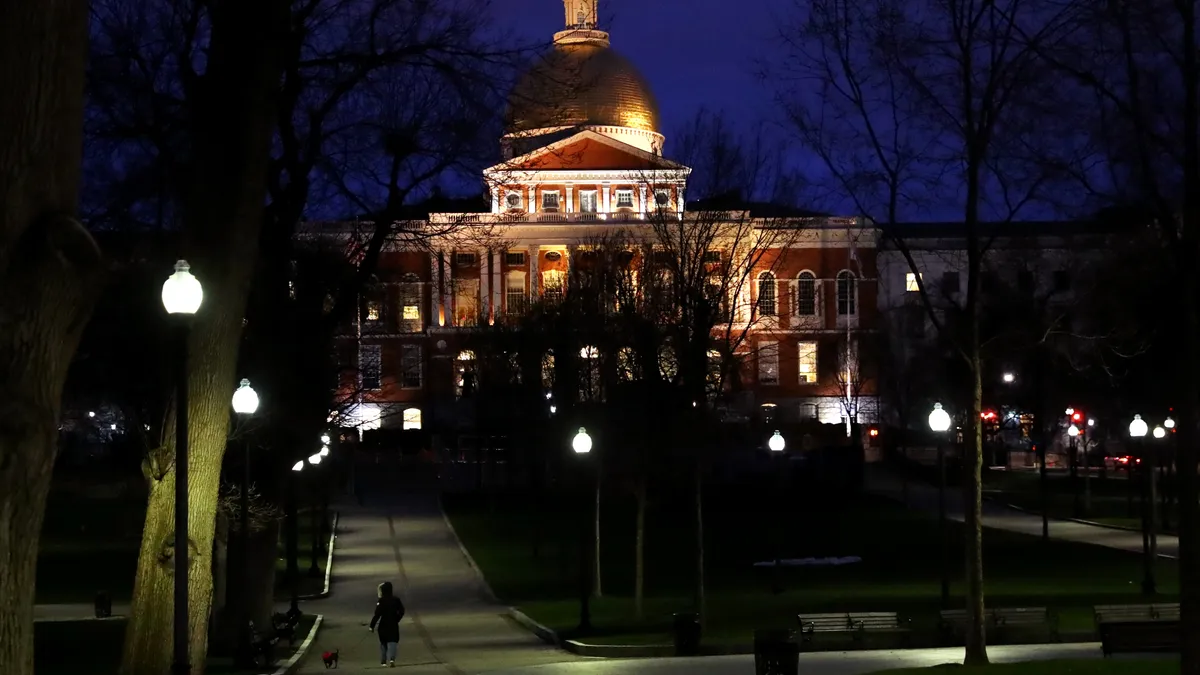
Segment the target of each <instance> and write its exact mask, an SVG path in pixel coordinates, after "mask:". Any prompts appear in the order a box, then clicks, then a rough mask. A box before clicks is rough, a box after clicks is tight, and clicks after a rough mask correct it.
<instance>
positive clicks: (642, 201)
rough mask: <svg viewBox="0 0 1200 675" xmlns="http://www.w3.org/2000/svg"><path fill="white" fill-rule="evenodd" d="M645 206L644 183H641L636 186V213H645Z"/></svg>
mask: <svg viewBox="0 0 1200 675" xmlns="http://www.w3.org/2000/svg"><path fill="white" fill-rule="evenodd" d="M646 211H648V209H647V208H646V184H645V183H642V184H641V185H639V186H638V213H645V212H646Z"/></svg>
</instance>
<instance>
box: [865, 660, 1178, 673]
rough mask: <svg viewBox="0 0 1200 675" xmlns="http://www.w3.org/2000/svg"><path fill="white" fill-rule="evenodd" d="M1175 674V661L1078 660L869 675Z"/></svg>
mask: <svg viewBox="0 0 1200 675" xmlns="http://www.w3.org/2000/svg"><path fill="white" fill-rule="evenodd" d="M1134 672H1136V673H1137V674H1138V675H1174V674H1175V673H1178V672H1179V661H1178V660H1177V659H1139V660H1137V661H1135V662H1131V661H1129V660H1127V659H1080V660H1075V661H1032V662H1029V663H1006V664H1003V665H992V666H984V667H982V668H964V667H962V666H958V665H951V666H935V667H933V668H904V669H901V670H883V671H879V672H877V673H873V674H872V675H938V674H940V673H954V675H1127V673H1134Z"/></svg>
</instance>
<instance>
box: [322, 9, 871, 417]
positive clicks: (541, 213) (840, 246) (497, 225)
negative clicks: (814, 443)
mask: <svg viewBox="0 0 1200 675" xmlns="http://www.w3.org/2000/svg"><path fill="white" fill-rule="evenodd" d="M597 4H598V0H564V5H565V8H566V17H567V23H566V27H565V29H564V30H563V31H561V32H559V33H558V34H556V36H555V46H554V47H553V48H552V50H551V52H550V53H549V54H548V55H546V56H545V57H543V59H542V60H541V61H540V62H539V63H538V64H537V65H535V66H534V67H533V68H532V69H531V70H530V72H529V73H528V74H527V75H526V77H525V78H523V79H522V80H521V82H520V83H519V84H518V85H517V87H516V89H515V90H514V93H513V97H512V100H511V109H510V112H509V115H508V129H507V133H506V134H505V135H504V137H503V138H501V139H500V142H501V145H502V148H503V151H504V153H503V154H504V158H505V159H504V162H503V163H502V164H500V165H497V166H495V167H492V168H490V169H488V170H486V171H485V172H484V175H483V178H484V180H485V182H486V185H487V186H488V192H489V196H490V204H488V203H486V202H484V203H481V204H480V209H479V211H480V212H473V213H435V214H432V215H430V216H429V218H428V220H427V221H425V222H423V223H419V224H417V225H409V226H410V227H422V228H427V229H428V231H430V232H433V233H437V234H435V235H431V237H430V238H429V239H428V240H427V242H428V243H425V244H423V245H422V246H421V250H415V249H414V250H405V248H404V247H403V246H395V247H393V248H391V249H389V250H386V251H385V252H384V254H383V257H382V258H381V260H380V266H379V271H378V273H377V275H376V278H377V280H378V284H377V285H376V286H375V287H373V288H372V289H370V290H369V292H368V294H367V297H366V298H365V301H364V302H363V310H362V312H361V315H360V317H359V320H358V321H357V322H356V323H355V324H354V325H353V326H352V327H349V328H348V329H347V331H346V332H345V334H344V335H343V336H342V337H341V339H340V343H341V344H340V345H339V354H340V357H341V359H342V361H343V364H344V365H352V366H354V367H353V368H352V370H353V371H354V372H355V373H356V375H355V376H354V379H355V381H344V382H343V383H342V385H343V388H345V389H353V390H355V391H356V392H358V393H357V394H356V395H357V396H359V397H360V398H361V401H362V403H361V405H359V406H358V407H357V408H356V409H355V411H354V412H353V414H352V415H351V419H349V420H346V424H347V425H349V424H358V425H361V426H365V427H367V428H371V427H376V426H383V427H396V428H409V429H420V428H431V427H435V426H439V425H436V424H434V423H433V420H434V419H441V418H444V417H445V416H444V415H439V414H438V407H439V406H445V405H447V404H452V403H453V402H454V399H455V398H456V397H457V396H459V395H461V391H462V388H463V379H464V373H465V372H469V368H468V367H465V366H464V363H467V364H468V365H469V361H470V354H468V353H465V352H464V349H465V348H464V347H463V344H464V336H465V335H468V334H469V333H470V332H471V331H474V330H478V329H479V328H480V327H481V326H488V325H493V324H496V323H499V322H505V321H507V320H508V318H509V317H510V316H511V315H515V314H519V313H520V312H521V311H522V310H523V309H524V308H525V307H528V306H529V305H530V304H531V303H533V302H536V301H539V300H547V299H553V298H555V297H562V296H563V295H564V294H569V293H571V279H572V274H571V271H572V268H573V266H574V265H575V264H577V261H578V260H579V259H580V256H581V255H583V252H584V251H586V249H587V248H588V243H587V242H589V241H597V240H600V239H603V238H605V237H606V236H607V235H609V234H612V233H614V232H618V231H620V232H621V233H623V234H626V235H627V236H629V237H631V238H632V240H633V241H635V242H638V245H637V246H636V248H637V250H636V251H635V252H634V253H635V254H636V255H631V256H630V259H629V264H630V265H634V266H636V265H639V264H640V261H641V260H644V259H647V258H648V256H650V255H653V251H654V249H655V241H654V236H653V234H652V232H653V231H654V230H655V227H656V225H657V226H658V227H659V228H661V226H662V224H663V223H677V224H678V226H679V227H691V226H694V225H695V224H696V223H706V224H710V225H711V226H714V227H717V228H725V229H722V230H721V232H722V233H725V232H726V231H728V232H730V233H731V234H730V235H729V236H725V234H721V235H720V236H717V237H714V238H713V240H712V241H713V245H712V247H711V250H709V251H705V255H706V256H708V255H711V256H712V257H713V260H714V261H718V260H719V261H721V263H722V264H725V265H728V266H730V267H731V268H732V269H735V270H737V275H738V278H737V282H736V283H733V284H730V285H729V286H730V289H729V290H728V295H729V297H727V298H725V300H724V301H723V302H728V307H730V315H729V316H730V323H731V325H734V326H735V327H739V328H740V329H742V330H743V331H745V334H746V335H748V338H747V339H745V340H744V341H741V342H740V343H739V346H738V347H737V349H736V350H735V351H734V353H735V354H737V355H738V356H739V358H740V359H741V360H742V362H743V364H742V367H741V378H742V380H743V383H744V384H745V385H746V387H745V392H746V393H745V394H743V395H742V396H741V397H740V400H739V401H737V402H736V406H737V407H738V408H739V409H740V410H741V413H742V414H745V415H754V414H756V413H757V412H758V411H760V410H762V409H763V408H762V406H764V405H766V406H767V409H769V410H770V411H771V412H772V413H773V415H774V417H775V418H776V419H780V420H796V419H807V418H811V419H818V420H820V421H822V422H827V423H843V422H844V421H845V420H846V418H847V417H850V418H853V419H857V420H858V421H861V422H868V421H874V418H875V410H876V406H875V384H874V381H873V376H872V375H871V374H870V372H869V371H870V367H869V366H868V365H865V362H866V361H867V360H869V359H868V358H867V356H866V354H865V352H866V351H867V350H868V349H869V347H868V344H867V342H866V338H867V337H868V336H870V335H871V334H872V333H873V331H874V327H875V321H876V315H875V305H876V300H875V295H876V284H875V279H876V276H877V275H876V268H875V238H876V233H875V229H874V228H873V227H872V226H870V225H869V224H864V223H863V222H862V221H861V220H860V219H855V218H827V217H814V216H811V215H806V214H789V215H784V216H780V215H778V214H777V213H772V212H771V207H767V206H766V205H763V206H761V207H759V206H755V205H749V206H746V207H744V208H740V209H737V210H732V211H725V210H723V211H720V212H717V211H712V210H690V209H689V208H688V202H687V183H688V177H689V175H690V173H691V169H689V168H688V167H686V166H682V165H680V164H677V163H675V162H672V161H670V160H669V159H667V158H665V157H664V155H663V148H664V145H665V141H666V139H665V137H664V136H663V134H662V133H661V130H660V123H659V114H658V107H657V104H656V103H655V100H654V96H653V94H652V93H651V91H650V88H649V86H648V85H647V83H646V81H645V80H644V78H643V77H642V76H641V75H640V73H638V72H637V70H636V69H635V68H634V67H633V66H632V65H631V64H630V63H629V62H628V61H627V60H626V59H624V58H623V57H621V56H620V55H619V54H617V53H616V52H615V51H613V50H612V48H611V46H610V43H609V35H608V33H606V32H603V31H601V30H599V28H598V26H597V20H596V18H597V11H598V7H597ZM760 211H762V213H760ZM780 228H787V231H789V232H791V234H789V235H787V236H786V237H779V236H778V234H777V233H778V232H779V231H780ZM324 231H325V232H326V233H330V234H332V233H334V230H332V229H328V228H327V229H326V230H324ZM735 232H736V233H737V234H736V236H734V235H733V234H732V233H735ZM772 242H779V245H778V246H775V245H774V244H773V243H772ZM754 246H759V247H761V249H762V250H758V251H757V252H756V253H755V254H754V255H752V256H749V255H743V254H742V253H740V251H742V250H743V249H748V248H753V247H754ZM468 377H469V376H468ZM772 404H773V405H772Z"/></svg>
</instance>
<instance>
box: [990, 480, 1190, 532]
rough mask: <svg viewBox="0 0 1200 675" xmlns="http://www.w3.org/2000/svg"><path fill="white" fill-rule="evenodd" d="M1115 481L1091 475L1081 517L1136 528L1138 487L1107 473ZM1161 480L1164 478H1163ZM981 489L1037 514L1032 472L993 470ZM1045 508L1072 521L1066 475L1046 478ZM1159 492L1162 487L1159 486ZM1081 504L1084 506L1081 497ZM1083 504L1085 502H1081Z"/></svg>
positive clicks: (1039, 500)
mask: <svg viewBox="0 0 1200 675" xmlns="http://www.w3.org/2000/svg"><path fill="white" fill-rule="evenodd" d="M1109 475H1110V476H1118V477H1115V478H1101V477H1099V476H1098V475H1093V476H1092V478H1091V481H1090V483H1091V494H1092V499H1091V508H1090V509H1086V511H1085V512H1084V513H1083V514H1082V515H1083V516H1084V517H1085V518H1086V519H1088V520H1094V521H1096V522H1099V523H1104V524H1106V525H1119V526H1121V527H1133V528H1140V527H1141V526H1142V521H1141V517H1142V516H1141V514H1142V512H1141V508H1142V507H1141V501H1140V500H1141V492H1140V490H1141V484H1140V483H1139V481H1138V480H1136V476H1135V480H1134V482H1133V484H1132V485H1130V482H1129V481H1128V480H1126V479H1125V477H1124V473H1123V472H1122V473H1116V472H1111V471H1110V472H1109ZM1164 480H1165V479H1164ZM1078 481H1079V482H1078V488H1079V492H1080V495H1082V494H1083V489H1084V480H1083V476H1082V475H1080V476H1079V478H1078ZM1131 488H1132V489H1133V506H1132V510H1131V509H1130V501H1129V490H1130V489H1131ZM984 489H985V490H990V491H992V492H991V494H990V495H989V496H991V497H993V498H995V499H997V500H998V501H1002V502H1005V503H1008V504H1014V505H1016V506H1020V507H1021V508H1025V509H1029V510H1031V511H1036V512H1038V513H1041V508H1042V493H1041V484H1040V480H1039V477H1038V474H1037V472H1035V471H993V472H989V473H988V474H987V475H986V476H985V478H984ZM1046 489H1047V495H1048V498H1049V499H1048V507H1049V511H1050V516H1051V517H1052V518H1074V517H1075V497H1074V492H1073V490H1072V484H1071V479H1070V476H1068V475H1067V474H1066V473H1060V472H1054V473H1050V474H1047V476H1046ZM1159 489H1160V491H1161V490H1162V489H1163V486H1162V485H1161V484H1160V488H1159ZM1080 500H1081V503H1085V502H1084V500H1083V498H1082V496H1081V497H1080ZM1085 505H1086V503H1085ZM1161 520H1162V519H1161V517H1160V518H1159V521H1160V522H1159V527H1160V528H1161V530H1162V531H1164V532H1172V531H1173V528H1163V527H1162V522H1161ZM1170 524H1171V525H1175V524H1176V523H1175V516H1174V509H1172V517H1171V523H1170Z"/></svg>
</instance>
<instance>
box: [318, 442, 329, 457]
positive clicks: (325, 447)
mask: <svg viewBox="0 0 1200 675" xmlns="http://www.w3.org/2000/svg"><path fill="white" fill-rule="evenodd" d="M317 454H318V455H320V456H322V457H328V456H329V446H328V445H322V446H321V451H320V452H318V453H317Z"/></svg>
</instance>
